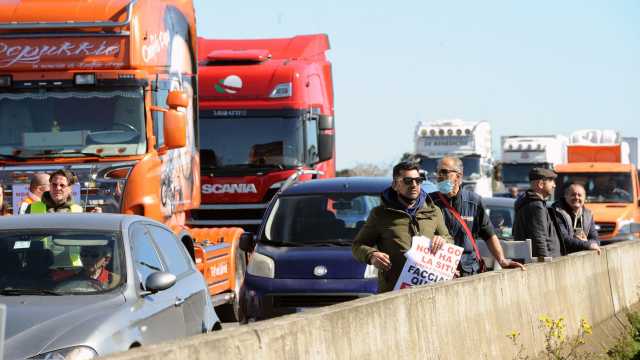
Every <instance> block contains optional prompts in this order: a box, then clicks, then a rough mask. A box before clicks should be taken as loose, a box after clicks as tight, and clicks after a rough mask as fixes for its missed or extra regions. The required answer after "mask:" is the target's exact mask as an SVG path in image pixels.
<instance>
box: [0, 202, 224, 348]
mask: <svg viewBox="0 0 640 360" xmlns="http://www.w3.org/2000/svg"><path fill="white" fill-rule="evenodd" d="M0 229H1V230H0V303H3V304H6V306H7V324H6V332H5V335H6V338H5V344H4V348H5V354H4V356H5V357H4V358H5V359H25V358H29V359H80V358H81V359H91V358H93V357H97V356H100V355H104V354H107V353H112V352H117V351H125V350H128V349H130V348H132V347H137V346H141V345H146V344H151V343H158V342H161V341H165V340H170V339H175V338H179V337H184V336H188V335H193V334H198V333H203V332H208V331H211V330H214V329H219V328H220V323H219V320H218V317H217V316H216V314H215V311H214V308H213V305H212V303H211V298H210V296H209V293H208V290H207V286H206V284H205V281H204V278H203V276H202V275H201V274H200V273H199V272H198V270H197V269H196V267H195V265H194V263H193V261H192V260H191V258H190V257H189V253H188V252H187V251H186V249H185V248H184V246H183V245H182V244H181V243H180V242H179V240H178V239H177V238H176V237H175V236H174V234H173V233H172V232H171V231H170V230H169V229H168V228H167V227H166V226H164V225H162V224H160V223H158V222H156V221H153V220H150V219H148V218H144V217H140V216H130V215H117V214H50V215H23V216H9V217H0ZM0 340H1V339H0Z"/></svg>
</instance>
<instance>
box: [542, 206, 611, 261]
mask: <svg viewBox="0 0 640 360" xmlns="http://www.w3.org/2000/svg"><path fill="white" fill-rule="evenodd" d="M551 208H552V209H553V210H554V211H555V213H556V220H557V223H558V230H559V231H560V236H561V238H562V240H563V241H564V244H565V248H566V250H567V252H569V253H572V252H576V251H581V250H589V246H590V245H591V243H596V244H598V245H600V241H598V231H597V230H596V225H595V222H594V221H593V214H592V213H591V210H589V209H587V208H585V207H583V208H582V215H581V219H580V220H581V223H582V227H583V229H584V232H585V234H586V235H587V240H588V241H583V240H580V239H578V238H577V237H576V236H575V232H574V230H573V219H572V217H571V215H570V214H571V209H570V207H569V205H568V204H567V203H566V201H564V199H561V200H558V201H556V202H554V203H553V205H551Z"/></svg>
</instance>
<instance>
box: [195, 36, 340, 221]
mask: <svg viewBox="0 0 640 360" xmlns="http://www.w3.org/2000/svg"><path fill="white" fill-rule="evenodd" d="M327 50H329V39H328V37H327V35H324V34H319V35H302V36H294V37H292V38H283V39H262V40H213V39H203V38H199V39H198V63H199V69H198V72H199V73H198V89H199V100H200V107H199V110H200V133H199V134H198V136H199V138H200V168H201V186H202V191H201V194H202V202H201V205H200V207H199V208H198V209H193V210H191V211H190V216H189V217H188V219H187V222H188V223H189V224H190V225H192V226H241V227H243V228H244V229H246V230H256V229H257V227H258V226H259V224H260V221H261V219H262V215H263V213H264V211H265V209H266V207H267V204H268V202H269V200H270V199H271V198H272V196H273V195H274V194H275V192H276V191H277V190H278V189H279V188H280V186H282V184H283V183H284V182H285V181H286V180H287V178H289V177H290V176H292V175H294V174H296V172H297V171H298V170H300V169H303V170H317V171H318V173H320V175H309V174H306V175H302V176H301V177H300V179H298V180H306V179H310V178H311V177H312V176H318V177H334V176H335V145H334V136H335V129H334V118H333V114H334V112H333V81H332V76H331V63H330V62H329V61H328V60H327V57H326V55H325V53H326V51H327Z"/></svg>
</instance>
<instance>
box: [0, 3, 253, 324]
mask: <svg viewBox="0 0 640 360" xmlns="http://www.w3.org/2000/svg"><path fill="white" fill-rule="evenodd" d="M196 43H197V36H196V28H195V14H194V9H193V4H192V1H190V0H189V1H187V0H163V1H157V0H94V1H80V0H70V1H47V2H43V1H40V0H22V1H9V2H7V1H5V2H1V3H0V128H2V132H0V182H1V183H2V184H3V185H5V198H6V199H12V204H13V206H14V208H15V205H16V204H17V202H19V201H20V199H21V197H22V196H23V195H24V193H25V192H26V191H27V190H28V189H27V183H28V181H29V178H30V177H31V175H32V174H33V173H36V172H50V171H52V170H55V169H60V168H67V169H70V170H72V171H73V172H75V174H76V175H77V176H78V178H79V183H78V184H77V185H76V186H75V187H74V189H73V193H74V197H75V199H76V201H77V202H79V203H80V204H82V206H83V207H84V208H85V210H86V211H90V210H92V209H94V208H96V207H100V208H101V209H102V211H103V212H117V213H125V214H138V215H144V216H148V217H150V218H153V219H156V220H159V221H162V222H164V223H165V224H167V225H168V226H170V227H171V228H172V229H173V230H174V231H175V233H176V234H177V235H178V236H179V238H180V239H181V240H182V242H183V243H184V245H185V246H186V248H187V249H188V250H189V252H190V253H191V254H192V257H193V259H194V261H195V262H196V264H197V267H198V268H199V269H200V271H202V273H203V274H204V275H205V278H206V280H207V282H208V284H209V288H210V292H211V295H212V296H213V300H214V304H216V305H222V304H228V306H226V309H222V310H223V313H222V314H220V315H221V317H225V316H226V314H225V313H229V314H230V316H232V315H234V313H235V312H234V310H236V309H237V301H235V302H234V299H235V298H236V296H235V294H236V293H237V291H238V289H239V287H240V284H239V282H240V281H241V279H242V277H243V269H244V266H243V264H244V262H243V261H241V259H243V256H242V255H241V253H240V252H239V251H238V242H239V240H240V237H241V235H242V233H243V231H242V230H241V229H239V228H225V229H206V228H205V229H194V230H191V229H189V228H187V227H186V226H185V218H186V215H185V214H186V212H187V211H189V210H190V209H195V208H198V207H199V205H200V166H199V142H198V141H199V139H198V110H197V109H198V104H197V89H198V87H197V69H198V67H197V61H196V59H197V57H196ZM236 311H237V310H236Z"/></svg>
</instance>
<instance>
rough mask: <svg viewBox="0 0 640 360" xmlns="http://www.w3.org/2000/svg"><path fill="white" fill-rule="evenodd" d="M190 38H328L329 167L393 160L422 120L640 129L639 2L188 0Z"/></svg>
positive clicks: (541, 128)
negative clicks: (332, 158)
mask: <svg viewBox="0 0 640 360" xmlns="http://www.w3.org/2000/svg"><path fill="white" fill-rule="evenodd" d="M194 5H195V10H196V17H197V31H198V35H199V36H203V37H207V38H219V39H245V38H271V37H292V36H295V35H301V34H315V33H325V34H327V35H328V36H329V40H330V43H331V50H330V51H329V52H328V57H329V59H330V61H331V62H332V64H333V80H334V93H335V124H336V125H335V126H336V152H337V166H336V167H337V169H338V170H340V169H345V168H350V167H353V166H355V165H358V164H375V165H378V166H383V167H388V166H391V164H393V163H395V162H397V161H398V160H399V159H400V157H401V156H402V154H403V153H404V152H411V151H413V139H414V132H415V129H416V125H417V123H418V122H419V121H425V122H429V121H435V120H441V119H452V118H459V119H463V120H468V121H480V120H486V121H488V122H489V123H490V124H491V128H492V136H493V152H494V157H495V158H499V157H500V151H499V150H500V149H499V138H500V136H502V135H538V134H565V135H569V134H570V133H571V132H572V131H574V130H577V129H585V128H596V129H604V128H607V129H616V130H619V131H620V132H621V133H622V134H623V136H640V121H639V120H640V101H639V100H640V99H639V95H640V26H638V19H640V1H637V0H629V1H573V0H568V1H548V0H541V1H493V0H487V1H472V0H469V1H432V0H424V1H406V0H405V1H378V0H370V1H361V0H351V1H340V2H339V1H335V0H321V1H314V2H311V1H289V0H286V1H285V0H282V1H280V0H272V1H259V2H258V1H253V0H248V1H242V2H234V1H212V0H195V1H194Z"/></svg>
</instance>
